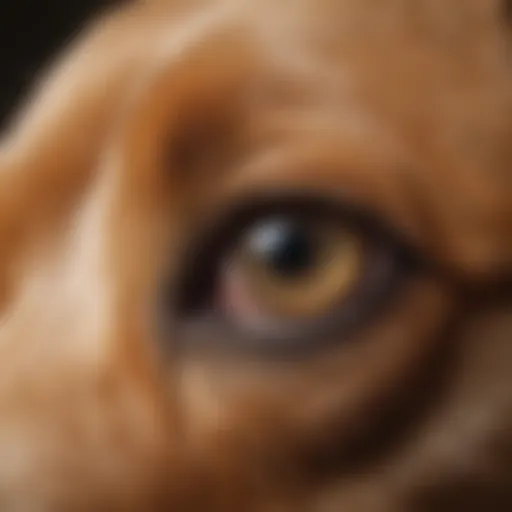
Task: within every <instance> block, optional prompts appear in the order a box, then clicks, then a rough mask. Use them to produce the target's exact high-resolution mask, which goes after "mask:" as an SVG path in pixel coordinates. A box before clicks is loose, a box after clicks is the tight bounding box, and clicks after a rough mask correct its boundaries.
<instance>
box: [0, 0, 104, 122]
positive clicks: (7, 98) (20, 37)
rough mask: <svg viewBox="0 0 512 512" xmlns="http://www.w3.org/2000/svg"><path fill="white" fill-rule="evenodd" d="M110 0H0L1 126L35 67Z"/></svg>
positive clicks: (28, 84)
mask: <svg viewBox="0 0 512 512" xmlns="http://www.w3.org/2000/svg"><path fill="white" fill-rule="evenodd" d="M109 3H112V1H111V0H0V130H1V129H2V128H3V127H4V125H5V122H6V119H7V118H8V116H9V114H11V113H12V111H13V109H14V108H16V106H17V105H18V104H19V103H20V102H21V101H22V100H23V98H24V97H25V96H26V93H27V91H28V90H29V88H30V86H31V84H32V83H33V81H34V78H35V76H36V74H37V71H38V70H39V69H40V68H41V67H42V66H44V65H45V64H47V63H48V61H49V60H51V58H52V56H53V55H54V54H55V52H56V51H57V50H58V49H59V48H60V47H61V46H63V45H64V44H65V43H66V42H67V41H68V40H69V39H70V38H71V37H72V36H73V35H74V34H75V33H76V32H77V31H78V30H79V29H80V28H81V27H82V26H83V25H84V24H85V23H86V21H87V20H88V19H90V17H91V16H92V15H94V14H95V13H97V12H98V11H99V10H100V9H102V8H103V7H105V6H106V5H108V4H109Z"/></svg>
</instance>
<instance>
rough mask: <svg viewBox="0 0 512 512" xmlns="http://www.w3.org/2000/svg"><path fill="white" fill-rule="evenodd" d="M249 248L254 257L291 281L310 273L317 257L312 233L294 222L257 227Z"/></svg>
mask: <svg viewBox="0 0 512 512" xmlns="http://www.w3.org/2000/svg"><path fill="white" fill-rule="evenodd" d="M248 245H249V246H248V249H249V252H250V254H251V256H252V257H253V258H255V259H256V260H257V261H259V262H260V263H262V264H264V265H265V266H266V267H267V268H268V270H270V271H271V272H272V273H273V274H276V275H279V276H280V277H284V278H290V279H292V278H297V277H300V276H302V275H303V274H305V273H307V271H308V270H309V269H310V268H311V267H312V266H313V264H314V263H315V258H316V256H317V254H316V253H317V247H316V245H317V244H316V239H315V237H314V235H313V233H312V232H311V230H310V229H308V227H307V226H305V225H304V224H303V223H300V222H298V221H294V220H287V219H284V220H274V221H267V222H265V223H263V224H260V225H258V226H256V227H255V228H254V229H253V230H252V231H251V233H250V236H249V244H248Z"/></svg>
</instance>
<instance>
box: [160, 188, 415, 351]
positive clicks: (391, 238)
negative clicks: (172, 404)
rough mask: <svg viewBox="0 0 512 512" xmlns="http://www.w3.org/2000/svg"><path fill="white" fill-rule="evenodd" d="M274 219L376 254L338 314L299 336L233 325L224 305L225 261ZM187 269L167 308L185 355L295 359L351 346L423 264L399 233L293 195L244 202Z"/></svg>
mask: <svg viewBox="0 0 512 512" xmlns="http://www.w3.org/2000/svg"><path fill="white" fill-rule="evenodd" d="M274 215H287V216H297V217H298V218H301V219H308V220H309V221H311V220H312V219H313V220H316V221H318V222H320V223H321V222H330V223H333V224H337V225H340V226H342V227H344V228H346V227H349V228H350V229H351V230H352V231H353V232H355V233H357V234H358V236H361V239H362V240H363V241H364V244H365V247H367V248H369V251H368V254H369V258H368V259H367V260H366V261H365V267H364V274H363V282H361V283H360V285H358V286H357V288H356V290H355V293H354V294H353V296H352V297H350V298H349V300H348V301H347V302H346V304H344V305H343V307H340V308H339V309H338V310H337V311H336V313H335V314H332V315H330V316H328V317H327V318H323V319H320V320H319V321H318V322H313V323H312V324H311V325H308V326H304V325H300V326H298V328H297V329H294V328H293V326H291V327H290V328H281V329H277V330H276V331H275V332H265V333H259V334H258V333H254V332H246V331H244V329H240V328H239V327H236V326H234V325H232V324H231V323H230V322H229V320H228V319H227V318H225V316H224V315H223V314H222V311H219V309H218V307H217V305H216V302H215V297H216V293H217V290H218V287H219V284H221V283H219V279H220V275H221V267H222V262H223V261H224V259H225V257H226V256H228V255H229V254H230V253H231V252H232V251H233V249H234V247H235V246H236V243H237V241H238V240H239V239H240V237H241V235H242V234H243V233H244V232H245V231H247V230H248V229H249V228H250V227H251V226H254V225H255V223H256V222H258V221H260V220H261V219H265V218H272V216H274ZM183 262H184V263H183V265H182V266H181V269H180V271H179V272H178V280H177V286H176V289H175V292H174V293H173V294H171V296H170V297H169V296H168V297H167V300H166V301H165V304H166V306H165V309H166V311H164V316H165V317H166V318H168V319H169V320H168V323H173V324H175V325H177V327H178V329H177V331H178V332H177V336H176V338H177V339H179V340H180V345H181V346H183V348H184V349H187V347H189V346H197V344H199V345H200V346H202V347H203V348H204V347H205V346H208V347H210V349H212V348H213V349H214V350H219V349H220V348H221V347H223V348H224V349H226V350H228V351H232V350H243V351H246V350H254V351H256V352H257V353H258V354H263V355H264V356H267V355H269V354H270V355H271V356H277V355H284V356H286V357H288V356H290V355H291V354H301V353H304V351H310V350H317V349H318V346H319V345H321V343H319V342H318V340H319V339H324V340H326V342H327V340H329V339H332V338H335V339H336V340H340V339H345V338H347V337H348V336H349V334H350V333H351V332H353V330H354V329H356V328H358V327H361V326H363V325H365V324H367V323H368V322H370V321H371V320H372V319H373V317H374V314H376V313H378V312H379V311H381V310H383V309H384V308H385V306H386V305H388V304H389V303H390V301H391V299H392V297H393V296H394V295H395V293H396V292H397V291H399V289H400V287H401V285H402V284H403V283H404V281H405V280H406V279H407V278H408V277H409V276H411V274H412V273H413V272H414V271H415V270H416V269H417V268H418V265H419V257H418V255H417V253H416V252H415V251H414V249H412V248H411V247H410V246H409V245H408V244H407V243H405V242H404V241H403V240H402V238H401V237H400V236H398V235H397V234H396V232H395V231H394V230H393V229H392V228H390V227H389V226H387V225H385V224H384V223H382V222H380V221H379V219H377V218H375V217H374V216H373V215H372V214H371V213H368V212H367V211H365V210H363V209H360V208H357V207H354V206H353V205H351V204H347V203H340V202H337V201H333V200H331V199H328V198H326V197H322V196H317V195H299V194H293V193H291V194H281V195H272V194H270V195H267V196H264V197H252V198H249V199H245V200H244V201H240V202H238V203H237V204H235V205H234V206H233V207H231V208H230V209H229V210H227V211H226V212H225V213H224V214H223V215H220V216H219V217H218V218H217V219H216V220H215V221H214V222H213V224H211V225H208V226H206V227H205V229H203V230H200V236H199V237H198V239H196V240H195V241H192V243H191V244H190V246H189V247H188V250H186V251H185V253H184V258H183ZM198 326H201V327H199V328H198ZM211 339H215V343H214V344H212V343H208V342H207V341H208V340H211ZM205 341H206V343H204V342H205Z"/></svg>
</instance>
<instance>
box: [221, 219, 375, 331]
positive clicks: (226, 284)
mask: <svg viewBox="0 0 512 512" xmlns="http://www.w3.org/2000/svg"><path fill="white" fill-rule="evenodd" d="M364 252H365V249H364V242H363V240H362V239H361V237H359V236H358V234H356V233H354V232H353V231H351V230H350V229H346V228H343V227H338V226H331V225H329V223H320V222H314V221H313V222H308V221H307V220H305V219H299V218H294V217H293V216H286V215H283V216H274V217H269V218H267V219H262V220H259V221H256V222H255V224H254V225H252V226H250V227H249V228H248V229H247V230H246V231H244V232H242V233H241V236H240V240H238V241H237V243H236V246H235V249H234V251H233V252H232V253H231V254H228V255H226V259H225V261H223V262H222V267H221V272H220V276H219V279H218V288H217V290H216V297H215V302H216V305H217V307H218V308H220V310H221V311H222V312H223V314H225V315H226V316H227V317H228V318H229V319H230V321H231V322H233V323H236V324H238V325H239V326H241V327H242V328H250V329H252V330H257V329H261V328H263V327H264V326H269V325H270V324H278V323H280V324H282V323H286V324H289V323H295V322H310V321H311V320H314V319H317V318H320V317H322V316H325V315H326V314H327V313H328V312H331V311H332V310H333V309H334V308H337V307H342V304H343V302H344V301H346V300H347V298H348V297H350V296H351V295H352V294H353V292H354V290H355V289H356V288H357V285H358V282H359V281H360V279H361V275H360V274H361V272H362V269H363V266H364V263H363V260H364Z"/></svg>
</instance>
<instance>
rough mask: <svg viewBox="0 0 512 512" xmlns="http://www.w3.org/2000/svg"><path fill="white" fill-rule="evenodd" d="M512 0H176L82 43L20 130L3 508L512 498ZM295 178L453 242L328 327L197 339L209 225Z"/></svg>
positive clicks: (7, 246)
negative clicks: (159, 318)
mask: <svg viewBox="0 0 512 512" xmlns="http://www.w3.org/2000/svg"><path fill="white" fill-rule="evenodd" d="M504 4H505V2H503V1H500V2H498V1H488V0H467V1H465V2H458V1H456V0H419V1H417V2H406V1H402V0H385V1H382V2H376V1H372V0H294V1H291V0H283V1H280V2H273V1H270V0H239V1H229V0H217V1H215V0H194V1H191V2H187V1H179V0H174V1H172V0H167V1H166V0H161V1H156V0H155V1H147V2H139V3H135V4H133V5H127V6H124V7H122V8H121V9H120V10H115V11H113V12H111V13H106V14H105V16H104V17H103V18H101V19H100V20H99V21H98V22H96V23H95V24H93V26H92V27H91V28H90V29H89V30H88V31H87V32H86V33H85V34H83V35H81V36H79V37H78V40H77V41H76V42H75V43H74V44H73V45H72V46H70V47H69V49H66V52H65V55H63V57H62V58H61V59H60V60H59V63H58V64H57V66H56V67H55V69H52V70H50V71H49V73H48V74H47V76H46V77H44V79H42V80H41V85H40V87H39V90H38V91H36V92H35V94H34V96H33V98H32V99H31V101H30V102H28V104H27V105H26V107H25V108H24V110H23V111H22V112H20V114H19V116H18V117H17V118H16V119H15V120H14V122H13V124H12V126H11V127H10V129H9V130H8V131H7V132H6V133H5V134H4V136H3V140H2V145H1V147H0V180H2V183H1V186H0V302H1V308H2V309H1V315H2V316H1V324H0V508H1V509H2V510H6V511H7V510H9V511H39V510H42V511H46V510H48V511H61V510H64V511H68V510H73V511H79V510H110V511H115V510H123V511H124V510H166V509H169V510H180V511H181V510H182V511H189V510H190V511H195V510H197V511H205V510H208V511H217V510H218V511H231V510H232V511H240V512H242V511H261V512H266V511H281V510H282V511H297V512H298V511H307V512H309V511H311V512H324V511H325V512H328V511H341V510H343V511H348V512H383V511H392V512H400V511H414V512H422V511H444V510H446V511H458V510H464V511H466V512H469V511H482V512H483V511H493V512H500V511H509V510H512V298H511V296H512V295H511V293H510V292H511V291H512V288H511V286H510V274H511V272H510V270H511V265H512V201H511V192H512V39H511V38H512V29H511V23H510V20H509V19H507V12H508V11H507V8H506V6H505V5H504ZM191 148H193V150H191ZM213 184H214V186H213ZM276 187H284V188H286V189H287V190H308V191H311V190H315V191H317V192H318V193H319V194H324V193H325V194H327V193H328V194H330V195H331V196H332V195H334V196H335V197H336V198H338V199H339V200H340V201H343V200H345V199H346V198H347V197H348V198H350V200H351V201H352V202H355V203H357V204H358V205H360V206H361V207H362V208H364V209H367V210H369V211H372V212H374V214H375V215H376V216H377V217H378V218H379V219H381V220H382V221H383V222H385V223H387V224H389V225H391V226H393V227H394V228H396V230H397V231H399V232H400V233H401V236H403V237H404V239H406V240H408V243H410V244H411V246H414V247H415V248H416V249H417V250H418V252H419V253H421V255H422V258H423V259H424V261H426V262H428V264H425V265H424V266H422V267H421V269H419V270H417V271H416V272H415V273H413V274H412V275H411V276H409V277H408V279H407V280H405V281H404V283H403V284H402V285H401V286H400V288H399V290H397V293H396V294H395V295H394V296H393V298H392V299H391V298H390V299H389V301H387V302H388V304H387V306H386V307H385V308H383V309H382V310H381V311H380V313H379V314H375V315H371V316H369V317H368V318H365V319H364V321H363V322H362V323H361V325H360V326H359V327H358V328H357V329H355V330H353V331H351V332H350V333H334V334H333V335H332V338H333V339H332V340H330V343H328V344H323V343H321V342H322V341H325V340H321V339H315V340H311V341H312V345H313V346H314V345H317V348H315V349H314V350H312V351H309V352H308V354H307V355H304V356H298V357H290V358H289V359H288V360H284V361H283V360H281V361H279V362H278V361H275V360H272V359H269V358H266V359H257V358H254V357H253V356H252V355H250V354H244V353H243V351H242V352H241V353H237V355H236V356H234V355H233V354H230V353H229V350H228V353H226V352H223V351H221V350H220V349H219V351H218V352H216V351H215V350H213V351H209V352H208V353H206V354H205V353H202V352H200V351H194V350H183V351H179V352H177V351H173V349H172V347H173V346H174V344H175V343H177V342H179V341H180V340H179V339H177V338H178V337H179V335H178V334H177V331H175V330H173V329H172V327H173V326H172V325H171V329H170V330H168V331H166V332H167V333H168V334H165V335H164V334H162V332H161V331H159V330H158V329H155V315H156V312H157V311H158V312H159V314H161V313H162V307H163V306H162V304H161V303H160V302H159V300H158V299H157V297H159V293H158V291H159V290H160V288H161V286H162V283H163V282H166V280H168V276H169V275H171V277H172V278H171V279H170V282H171V283H177V282H178V277H179V273H180V269H181V268H182V266H183V265H182V263H183V258H184V256H183V251H182V248H183V247H185V246H187V244H189V243H191V242H190V241H191V240H192V239H194V237H196V236H198V233H199V231H200V228H201V226H202V225H203V223H204V221H205V219H215V218H216V215H217V214H218V213H219V212H220V211H221V210H223V209H225V208H229V205H230V204H231V202H233V201H236V200H240V199H239V198H243V197H244V194H246V193H247V191H249V190H258V191H260V192H262V193H265V191H267V190H273V189H275V188H276ZM205 257H206V256H205ZM176 286H177V285H176ZM163 313H164V316H165V311H163ZM170 317H171V316H169V318H170ZM179 321H180V319H179V318H177V317H173V320H169V322H170V323H171V324H172V322H175V323H179ZM169 333H171V334H169ZM172 333H174V334H172ZM216 336H218V335H214V334H212V336H211V337H212V339H211V340H210V342H211V345H213V346H215V345H216V342H217V341H219V340H217V339H216Z"/></svg>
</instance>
